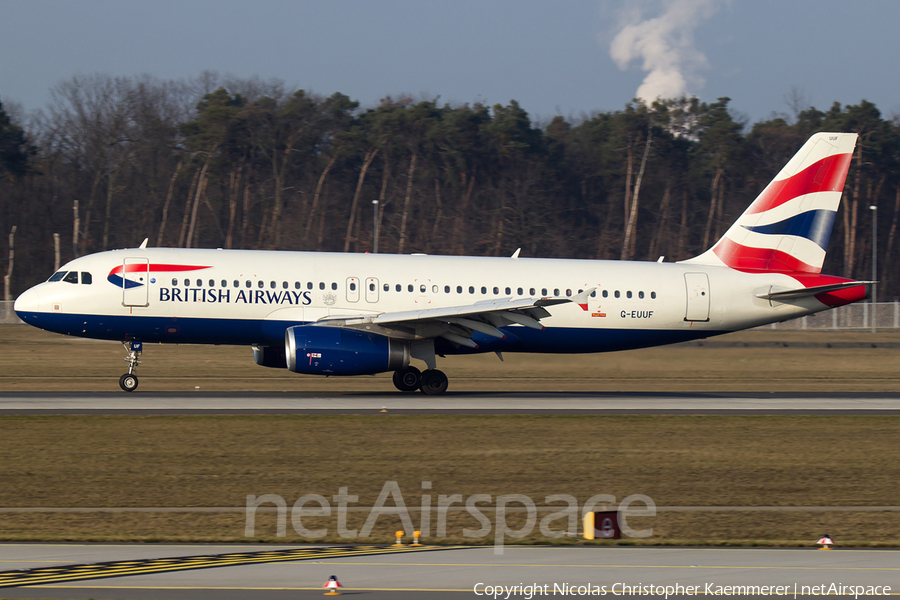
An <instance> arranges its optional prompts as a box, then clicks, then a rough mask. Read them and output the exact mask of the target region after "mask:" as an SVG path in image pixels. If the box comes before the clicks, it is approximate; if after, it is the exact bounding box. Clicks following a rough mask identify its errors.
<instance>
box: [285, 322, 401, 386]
mask: <svg viewBox="0 0 900 600" xmlns="http://www.w3.org/2000/svg"><path fill="white" fill-rule="evenodd" d="M284 345H285V353H286V355H287V367H288V369H290V370H291V371H294V372H295V373H306V374H307V375H372V374H374V373H384V372H386V371H396V370H398V369H404V368H406V367H407V366H409V344H408V343H407V342H403V341H400V340H392V339H390V338H387V337H385V336H383V335H378V334H375V333H366V332H364V331H355V330H352V329H342V328H339V327H327V326H315V325H300V326H297V327H290V328H288V330H287V331H286V332H285V336H284Z"/></svg>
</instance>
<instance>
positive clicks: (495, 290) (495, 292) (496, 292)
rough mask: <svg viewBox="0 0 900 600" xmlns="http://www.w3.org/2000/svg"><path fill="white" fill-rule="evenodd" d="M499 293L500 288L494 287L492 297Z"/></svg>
mask: <svg viewBox="0 0 900 600" xmlns="http://www.w3.org/2000/svg"><path fill="white" fill-rule="evenodd" d="M499 293H500V288H498V287H495V288H494V295H497V294H499Z"/></svg>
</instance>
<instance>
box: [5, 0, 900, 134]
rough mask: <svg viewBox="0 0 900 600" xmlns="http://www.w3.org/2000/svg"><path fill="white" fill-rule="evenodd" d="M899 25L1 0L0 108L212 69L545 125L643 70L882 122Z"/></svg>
mask: <svg viewBox="0 0 900 600" xmlns="http://www.w3.org/2000/svg"><path fill="white" fill-rule="evenodd" d="M898 24H900V2H898V1H896V0H868V1H859V2H847V1H846V0H732V1H728V0H563V1H556V2H551V1H549V0H515V1H512V0H453V1H452V2H446V1H444V2H429V1H425V0H379V1H371V2H362V1H340V0H329V1H325V0H322V1H316V2H313V1H306V0H292V1H287V0H278V1H274V0H273V1H267V0H258V1H255V2H246V1H236V0H215V1H211V0H202V1H192V0H152V1H150V0H130V1H123V0H78V1H77V2H76V1H72V2H63V1H60V0H56V1H50V0H28V1H25V0H0V57H2V59H0V101H3V102H8V101H10V100H11V101H15V102H18V103H20V104H22V105H23V107H24V109H25V110H26V111H30V110H33V109H37V108H41V107H43V106H45V105H46V104H47V103H48V102H49V99H50V94H49V89H50V87H51V86H53V85H55V84H56V83H58V82H60V81H62V80H65V79H68V78H70V77H72V76H73V75H76V74H83V75H88V74H93V73H103V74H109V75H139V74H143V73H149V74H151V75H154V76H156V77H159V78H161V79H170V78H176V79H177V78H186V77H192V76H197V75H199V74H200V73H201V72H203V71H204V70H213V71H218V72H219V73H220V74H223V75H226V74H230V75H234V76H238V77H250V76H259V77H260V78H262V79H269V78H273V77H275V78H280V79H283V80H284V81H285V82H286V84H287V85H288V86H291V87H294V88H303V89H306V90H308V91H311V92H314V93H319V94H322V95H330V94H332V93H334V92H341V93H344V94H347V95H348V96H350V97H351V98H353V99H354V100H358V101H359V102H360V103H361V104H362V105H363V107H368V106H374V105H376V104H377V103H378V100H379V99H380V98H383V97H384V96H386V95H391V96H394V97H396V96H398V95H402V94H408V95H412V96H413V97H415V98H429V99H430V98H434V97H436V96H440V102H441V103H443V102H451V103H456V104H458V103H474V102H483V103H487V104H494V103H507V102H509V100H517V101H518V102H519V103H520V104H521V105H522V107H523V108H524V109H525V110H527V111H528V112H529V114H531V116H532V117H533V118H535V119H539V120H548V119H549V118H551V117H552V116H554V115H556V114H562V115H563V116H567V117H575V118H577V117H579V116H581V115H585V114H589V113H591V112H593V111H602V112H605V111H611V110H617V109H621V108H622V107H624V106H625V104H626V103H627V102H628V101H629V100H630V99H631V98H633V97H635V95H636V94H637V93H638V89H639V88H640V87H641V86H642V83H643V82H644V80H645V77H648V74H649V71H651V70H652V71H654V72H653V74H652V77H651V78H650V79H648V81H651V82H658V83H660V85H662V86H663V87H661V88H654V87H652V85H651V84H649V83H648V84H647V85H648V86H651V87H650V88H642V89H644V90H646V89H664V90H668V89H678V88H677V87H676V88H672V87H671V85H673V84H674V85H676V86H677V85H682V88H681V89H683V90H684V91H685V92H686V93H687V94H689V95H697V96H698V97H699V98H700V99H701V100H703V101H713V100H715V99H716V98H717V97H719V96H729V97H731V98H732V107H733V109H734V110H736V111H737V112H739V113H742V114H743V115H745V116H746V117H747V118H749V119H750V120H751V122H753V121H758V120H762V119H765V118H769V117H770V116H771V114H772V113H773V111H777V112H786V111H787V110H788V107H787V105H786V104H785V97H786V96H787V95H788V94H790V92H791V90H792V89H797V90H798V91H799V92H800V93H801V94H802V95H803V96H804V97H805V98H806V99H807V100H808V101H809V102H810V103H811V104H812V105H814V106H816V107H817V108H819V109H822V110H825V109H827V108H829V107H830V106H831V103H832V102H834V101H838V102H841V103H844V104H856V103H858V102H859V101H860V100H861V99H867V100H869V101H872V102H874V103H875V104H876V105H877V106H878V107H879V108H880V109H881V111H882V113H883V114H884V115H885V116H886V117H891V116H894V115H895V114H900V93H898V91H900V67H898V61H897V58H896V56H897V53H898V52H897V50H898V46H900V42H898V39H897V37H896V29H897V27H898ZM614 40H616V43H617V48H618V51H617V53H616V58H617V60H614V59H613V55H612V53H611V46H612V44H613V41H614ZM629 58H630V60H629ZM645 64H646V66H647V68H648V72H645V71H644V70H642V66H643V65H645ZM620 66H621V67H624V70H623V69H622V68H620ZM673 82H674V83H673ZM665 86H669V87H665Z"/></svg>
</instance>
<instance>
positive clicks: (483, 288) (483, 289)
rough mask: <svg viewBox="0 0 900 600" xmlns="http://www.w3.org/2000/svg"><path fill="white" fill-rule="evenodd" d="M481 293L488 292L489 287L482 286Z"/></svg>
mask: <svg viewBox="0 0 900 600" xmlns="http://www.w3.org/2000/svg"><path fill="white" fill-rule="evenodd" d="M481 293H482V294H487V288H486V287H485V286H481Z"/></svg>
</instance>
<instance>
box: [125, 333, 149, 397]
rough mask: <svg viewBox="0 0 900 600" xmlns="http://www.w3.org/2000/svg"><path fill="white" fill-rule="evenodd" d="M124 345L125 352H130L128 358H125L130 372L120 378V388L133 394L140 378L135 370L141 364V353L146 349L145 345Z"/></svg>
mask: <svg viewBox="0 0 900 600" xmlns="http://www.w3.org/2000/svg"><path fill="white" fill-rule="evenodd" d="M122 345H123V346H125V351H126V352H128V356H126V357H125V362H127V363H128V372H127V373H125V374H124V375H122V376H121V377H119V387H121V388H122V389H123V390H125V391H126V392H133V391H134V390H136V389H137V386H138V377H137V375H136V374H135V372H134V370H135V369H136V368H137V366H138V365H139V364H141V351H142V350H143V349H144V344H143V343H142V342H137V341H131V342H122Z"/></svg>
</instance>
